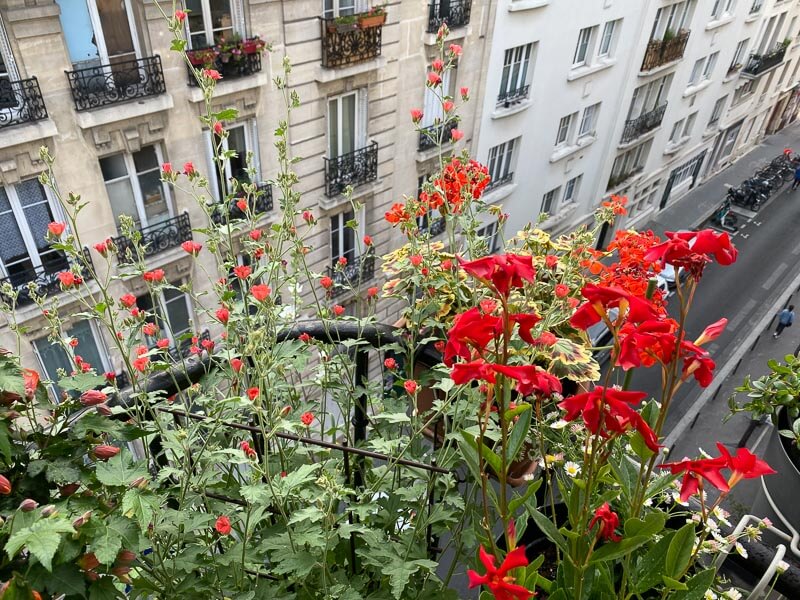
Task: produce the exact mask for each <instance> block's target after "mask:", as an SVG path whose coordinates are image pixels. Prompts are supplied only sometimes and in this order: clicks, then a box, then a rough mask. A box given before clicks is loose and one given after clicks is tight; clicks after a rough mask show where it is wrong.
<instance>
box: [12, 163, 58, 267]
mask: <svg viewBox="0 0 800 600" xmlns="http://www.w3.org/2000/svg"><path fill="white" fill-rule="evenodd" d="M14 189H15V190H16V192H17V196H18V197H19V202H20V204H21V205H22V210H23V212H24V213H25V220H26V221H27V226H28V230H29V231H30V233H31V236H32V237H33V241H34V243H35V244H36V248H37V249H38V250H39V251H40V252H42V251H46V250H48V248H49V243H48V242H47V241H46V240H45V235H46V234H47V226H48V225H49V224H50V223H51V222H52V221H53V213H52V212H51V211H50V204H49V203H48V202H47V196H46V195H45V193H44V189H43V188H42V184H40V183H39V180H38V179H28V180H27V181H23V182H21V183H18V184H17V185H16V186H14Z"/></svg>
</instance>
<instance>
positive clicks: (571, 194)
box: [561, 175, 583, 206]
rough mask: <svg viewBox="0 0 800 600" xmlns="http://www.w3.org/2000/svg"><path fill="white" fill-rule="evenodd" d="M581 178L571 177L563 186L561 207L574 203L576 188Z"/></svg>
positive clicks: (580, 176) (579, 176)
mask: <svg viewBox="0 0 800 600" xmlns="http://www.w3.org/2000/svg"><path fill="white" fill-rule="evenodd" d="M582 177H583V175H578V176H577V177H573V178H572V179H570V180H569V181H568V182H567V184H566V185H565V186H564V198H563V199H562V203H561V205H562V206H564V205H565V204H569V203H570V202H575V198H576V196H577V195H578V187H579V186H580V183H581V178H582Z"/></svg>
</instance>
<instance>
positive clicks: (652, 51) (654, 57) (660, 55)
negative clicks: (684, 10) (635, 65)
mask: <svg viewBox="0 0 800 600" xmlns="http://www.w3.org/2000/svg"><path fill="white" fill-rule="evenodd" d="M689 33H690V32H689V31H688V30H686V29H681V30H680V31H679V32H678V33H676V34H675V35H674V37H670V38H667V39H663V40H650V41H649V42H648V43H647V49H646V50H645V52H644V60H643V61H642V71H649V70H651V69H655V68H656V67H660V66H661V65H665V64H667V63H670V62H672V61H674V60H680V59H681V58H683V52H684V50H686V42H687V41H689Z"/></svg>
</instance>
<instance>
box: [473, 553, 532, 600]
mask: <svg viewBox="0 0 800 600" xmlns="http://www.w3.org/2000/svg"><path fill="white" fill-rule="evenodd" d="M479 556H480V560H481V562H482V563H483V566H484V568H485V569H486V573H485V574H484V575H479V574H478V573H477V572H476V571H473V570H472V569H470V570H468V571H467V577H469V587H470V588H474V587H478V586H479V585H485V586H486V587H487V588H489V591H491V592H492V594H494V597H495V598H496V599H497V600H528V598H530V597H531V596H533V592H531V591H529V590H528V589H526V588H524V587H522V586H521V585H517V584H515V583H514V581H515V579H514V577H513V576H511V575H509V571H512V570H513V569H516V568H518V567H525V566H527V565H528V558H527V557H526V556H525V546H518V547H516V548H514V549H513V550H512V551H511V552H509V553H508V554H507V555H506V557H505V559H504V560H503V564H501V565H500V568H497V567H496V566H495V562H494V561H495V558H494V556H492V555H491V554H489V553H487V552H486V550H484V548H483V546H481V547H480V552H479Z"/></svg>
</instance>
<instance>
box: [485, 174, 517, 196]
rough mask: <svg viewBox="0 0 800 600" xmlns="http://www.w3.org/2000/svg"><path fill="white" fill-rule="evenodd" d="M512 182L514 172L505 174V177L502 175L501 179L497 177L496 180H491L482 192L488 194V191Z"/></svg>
mask: <svg viewBox="0 0 800 600" xmlns="http://www.w3.org/2000/svg"><path fill="white" fill-rule="evenodd" d="M513 180H514V172H513V171H511V172H509V173H506V174H505V175H503V176H501V177H498V178H497V179H491V180H490V181H489V184H488V185H487V186H486V188H485V189H484V191H485V192H488V191H490V190H493V189H496V188H499V187H500V186H501V185H505V184H507V183H511V182H512V181H513Z"/></svg>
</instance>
